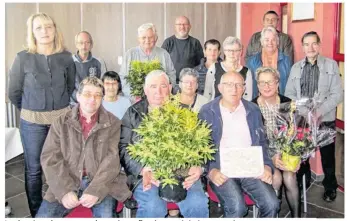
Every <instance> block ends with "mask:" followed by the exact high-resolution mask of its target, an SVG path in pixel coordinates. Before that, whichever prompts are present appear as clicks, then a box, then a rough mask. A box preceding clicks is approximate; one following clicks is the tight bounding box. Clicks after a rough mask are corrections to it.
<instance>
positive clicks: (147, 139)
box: [127, 94, 215, 202]
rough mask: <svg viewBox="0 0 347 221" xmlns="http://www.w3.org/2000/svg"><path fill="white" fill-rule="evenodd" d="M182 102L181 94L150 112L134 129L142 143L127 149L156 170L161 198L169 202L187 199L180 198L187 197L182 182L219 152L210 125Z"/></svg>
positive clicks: (137, 158) (134, 157)
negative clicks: (214, 147)
mask: <svg viewBox="0 0 347 221" xmlns="http://www.w3.org/2000/svg"><path fill="white" fill-rule="evenodd" d="M179 101H180V96H179V94H177V95H175V96H172V97H171V98H170V99H168V100H167V101H166V102H165V104H164V105H163V106H162V107H160V108H155V109H153V110H152V111H150V112H149V113H148V114H147V115H146V116H145V117H144V119H143V121H142V122H141V124H140V125H139V127H138V128H137V129H134V131H135V132H136V133H137V134H138V135H139V141H138V142H136V143H134V144H131V145H129V146H128V147H127V149H128V152H129V155H130V157H131V158H133V159H135V160H137V161H138V162H140V163H141V164H142V165H143V166H148V167H150V168H152V171H153V175H154V178H155V179H156V180H159V181H160V186H159V196H160V197H162V198H163V199H164V200H166V201H169V202H179V201H180V200H182V199H184V198H185V196H184V197H179V196H177V195H179V194H178V193H181V192H185V194H186V190H185V189H183V187H182V181H184V179H185V177H187V176H188V169H189V168H191V167H192V166H201V165H203V164H205V163H206V162H207V161H208V160H213V157H212V154H213V153H215V149H212V148H211V144H210V133H211V129H210V128H209V125H207V123H206V122H202V121H200V120H199V119H198V116H197V113H196V112H193V111H191V110H189V109H188V108H183V107H181V106H180V102H179ZM164 189H166V190H165V191H163V190H164ZM164 192H167V193H168V194H166V195H165V193H164ZM172 193H174V194H176V196H173V194H172ZM168 195H170V196H168Z"/></svg>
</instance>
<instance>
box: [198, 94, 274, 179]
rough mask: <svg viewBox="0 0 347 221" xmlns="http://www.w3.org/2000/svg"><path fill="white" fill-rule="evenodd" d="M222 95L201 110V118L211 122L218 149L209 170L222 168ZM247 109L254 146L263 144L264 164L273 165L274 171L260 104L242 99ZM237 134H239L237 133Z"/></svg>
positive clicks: (208, 166)
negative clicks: (220, 151) (220, 147)
mask: <svg viewBox="0 0 347 221" xmlns="http://www.w3.org/2000/svg"><path fill="white" fill-rule="evenodd" d="M221 97H222V96H219V97H217V98H215V99H214V100H212V101H211V102H209V103H207V104H205V105H204V106H202V108H201V109H200V112H199V119H201V120H205V121H206V122H207V123H208V124H211V129H212V134H211V137H212V141H213V144H214V148H216V149H217V151H216V153H215V154H214V155H213V157H214V160H213V161H210V162H209V163H208V165H207V169H208V172H209V171H211V170H212V169H214V168H216V169H220V154H219V146H220V141H221V139H222V133H223V131H222V130H223V120H222V115H221V111H220V107H219V102H220V100H221ZM241 102H242V103H243V105H244V107H245V109H246V119H247V123H248V127H249V132H250V134H251V139H252V146H261V147H262V149H263V159H264V165H267V166H269V167H271V170H272V173H273V172H274V166H273V164H272V161H271V159H270V157H269V155H268V150H267V148H268V141H267V139H266V137H265V134H264V132H265V129H264V126H263V122H262V115H261V112H260V109H259V108H258V106H257V105H256V104H254V103H252V102H249V101H246V100H244V99H241ZM236 136H237V135H236Z"/></svg>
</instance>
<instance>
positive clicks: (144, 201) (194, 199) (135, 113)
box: [119, 70, 209, 218]
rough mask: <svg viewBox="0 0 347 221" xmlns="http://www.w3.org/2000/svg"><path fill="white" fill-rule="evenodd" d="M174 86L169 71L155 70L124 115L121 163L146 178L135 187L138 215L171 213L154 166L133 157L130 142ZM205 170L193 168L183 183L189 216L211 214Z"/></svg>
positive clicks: (184, 208)
mask: <svg viewBox="0 0 347 221" xmlns="http://www.w3.org/2000/svg"><path fill="white" fill-rule="evenodd" d="M171 89H172V86H171V84H170V83H169V77H168V76H167V75H166V73H165V72H163V71H159V70H155V71H151V72H150V73H149V74H148V75H147V76H146V79H145V85H144V92H145V95H146V97H145V98H143V99H142V100H141V101H139V102H137V103H135V104H134V105H132V106H131V107H129V109H128V110H127V112H126V113H125V115H124V117H123V119H122V131H121V139H120V144H119V148H120V157H121V163H122V165H123V166H124V168H125V171H127V173H128V174H131V175H133V176H135V177H136V178H137V177H138V176H142V180H140V181H139V183H138V185H137V186H136V187H135V190H134V197H135V199H136V200H137V202H138V204H139V207H138V209H137V214H136V217H141V218H142V217H150V218H153V217H157V218H160V217H165V215H166V214H167V203H166V202H165V201H164V200H162V199H161V198H160V197H159V194H158V186H159V181H157V180H154V178H153V174H152V171H151V169H150V168H148V167H143V166H141V164H140V163H139V162H137V161H135V160H133V159H131V158H130V156H129V154H128V152H127V146H128V145H129V144H130V143H134V142H136V141H137V140H138V135H137V133H135V132H134V131H133V129H135V128H138V126H139V125H140V123H141V121H142V120H143V117H144V114H147V113H148V112H149V111H151V110H153V109H154V108H158V107H160V106H161V105H162V104H163V103H164V101H165V99H167V98H168V96H169V95H170V91H171ZM202 172H203V171H202V168H201V167H192V168H190V170H189V175H190V176H189V177H187V178H186V179H185V181H184V183H183V187H184V188H186V189H187V190H188V191H187V197H186V199H185V200H183V201H181V202H179V203H177V205H178V207H179V209H180V211H181V214H182V215H183V216H184V217H185V218H188V217H195V218H207V217H208V215H209V211H208V200H207V197H206V195H205V193H204V191H203V189H202V185H201V181H200V176H201V174H202Z"/></svg>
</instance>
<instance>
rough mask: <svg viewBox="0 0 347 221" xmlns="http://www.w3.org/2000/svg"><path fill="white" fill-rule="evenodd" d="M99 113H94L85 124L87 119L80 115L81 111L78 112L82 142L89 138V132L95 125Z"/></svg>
mask: <svg viewBox="0 0 347 221" xmlns="http://www.w3.org/2000/svg"><path fill="white" fill-rule="evenodd" d="M98 115H99V111H98V112H96V113H95V114H94V115H93V116H92V117H91V119H90V122H89V123H88V122H87V118H85V117H84V116H83V115H82V111H81V110H79V121H80V123H81V128H82V134H83V137H84V140H86V139H87V138H88V136H89V132H90V130H91V129H92V128H93V127H94V125H95V123H96V122H97V121H98Z"/></svg>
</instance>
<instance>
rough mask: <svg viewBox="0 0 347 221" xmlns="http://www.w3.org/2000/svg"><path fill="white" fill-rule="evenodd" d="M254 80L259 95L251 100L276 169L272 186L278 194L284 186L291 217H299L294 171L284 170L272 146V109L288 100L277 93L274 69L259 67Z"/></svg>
mask: <svg viewBox="0 0 347 221" xmlns="http://www.w3.org/2000/svg"><path fill="white" fill-rule="evenodd" d="M256 80H257V85H258V89H259V93H260V95H259V96H258V97H256V98H254V99H253V102H254V103H256V104H257V105H258V106H259V108H260V111H261V113H262V115H263V121H264V126H265V128H266V133H267V137H268V139H269V149H268V151H269V156H270V157H271V158H272V161H273V164H274V166H275V167H276V169H275V172H274V175H273V178H272V186H273V188H274V189H275V190H276V192H277V193H279V191H280V188H281V186H282V183H283V184H284V186H285V194H286V198H287V202H288V205H289V208H290V211H291V216H292V217H299V215H300V212H299V208H300V201H299V199H300V198H299V188H298V186H297V182H296V171H297V170H298V169H299V167H300V164H299V165H298V167H297V168H296V169H295V171H289V170H288V169H286V168H285V166H284V164H283V161H282V160H281V156H280V153H278V151H277V149H278V148H276V146H275V145H274V139H273V131H274V130H275V129H276V114H275V112H273V111H272V110H273V108H275V109H277V110H278V109H279V108H280V104H281V103H286V102H290V101H291V100H290V98H288V97H285V96H283V95H281V94H279V93H278V87H279V81H280V74H279V72H278V71H277V70H276V69H273V68H271V67H260V68H258V69H257V71H256Z"/></svg>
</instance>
